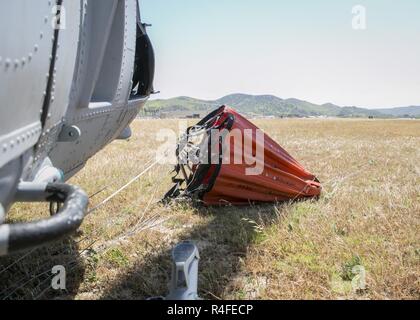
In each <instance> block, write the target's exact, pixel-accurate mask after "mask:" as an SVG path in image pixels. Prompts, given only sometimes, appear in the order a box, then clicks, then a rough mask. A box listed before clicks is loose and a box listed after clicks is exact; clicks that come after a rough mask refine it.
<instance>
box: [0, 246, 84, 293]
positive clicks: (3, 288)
mask: <svg viewBox="0 0 420 320" xmlns="http://www.w3.org/2000/svg"><path fill="white" fill-rule="evenodd" d="M56 265H62V266H64V267H65V270H66V290H58V291H56V290H53V289H52V287H51V283H52V280H53V277H54V276H55V275H54V274H53V273H52V268H53V267H54V266H56ZM84 272H85V267H84V262H83V259H82V257H80V254H79V248H78V244H77V243H76V242H75V241H74V239H72V238H67V239H65V240H62V241H60V242H57V243H52V244H49V245H46V246H44V247H40V248H37V249H35V250H28V251H26V252H21V253H16V254H13V255H10V256H7V257H1V258H0V300H4V299H6V300H32V299H72V298H74V296H75V294H76V293H77V291H78V289H79V286H80V283H81V281H82V280H83V276H84Z"/></svg>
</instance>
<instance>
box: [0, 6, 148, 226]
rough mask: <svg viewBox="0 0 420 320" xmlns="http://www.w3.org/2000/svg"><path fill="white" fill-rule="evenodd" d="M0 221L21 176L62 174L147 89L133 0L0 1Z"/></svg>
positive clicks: (101, 143)
mask: <svg viewBox="0 0 420 320" xmlns="http://www.w3.org/2000/svg"><path fill="white" fill-rule="evenodd" d="M0 26H1V28H0V39H1V43H0V224H1V223H2V220H4V217H5V214H6V212H7V210H8V209H9V207H10V205H11V204H12V203H13V202H14V201H15V200H16V199H15V196H16V192H17V186H18V184H19V183H20V182H22V181H27V182H34V181H35V182H37V181H38V182H56V181H59V180H62V181H65V180H67V179H69V178H70V177H71V176H73V175H74V174H75V173H76V172H78V171H79V170H80V169H81V168H83V166H84V165H85V163H86V161H87V160H88V159H89V158H90V157H92V156H93V155H95V154H96V153H97V152H98V151H100V150H101V149H102V148H104V147H105V146H106V145H107V144H109V143H110V142H112V141H113V140H115V139H117V138H119V137H121V138H127V137H128V136H129V134H128V135H127V133H129V132H130V130H129V129H128V126H129V125H130V123H131V122H132V121H133V119H134V118H135V117H136V116H137V114H138V112H139V110H140V108H142V106H143V105H144V104H145V102H146V101H147V99H148V97H149V95H150V94H151V92H152V91H153V88H152V82H153V73H154V56H153V49H152V46H151V44H150V41H149V39H148V37H147V34H146V30H145V25H144V24H142V23H141V21H140V11H139V6H138V2H137V0H77V1H76V0H56V1H52V0H13V1H2V3H1V4H0Z"/></svg>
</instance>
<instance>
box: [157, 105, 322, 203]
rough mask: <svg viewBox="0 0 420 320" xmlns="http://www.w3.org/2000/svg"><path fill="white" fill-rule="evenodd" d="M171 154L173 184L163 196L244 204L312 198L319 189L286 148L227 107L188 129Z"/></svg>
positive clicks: (205, 201)
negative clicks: (173, 158)
mask: <svg viewBox="0 0 420 320" xmlns="http://www.w3.org/2000/svg"><path fill="white" fill-rule="evenodd" d="M177 158H178V164H177V166H176V168H175V171H176V172H177V176H176V177H175V178H174V179H173V181H174V183H175V185H174V187H173V188H172V189H171V190H170V191H169V192H168V193H167V194H166V196H165V197H166V198H174V197H179V196H187V197H191V198H194V199H198V200H200V201H202V202H203V203H204V204H205V205H220V204H232V205H247V204H250V203H255V202H262V203H264V202H278V201H287V200H298V199H303V198H312V197H318V196H319V195H320V193H321V189H322V188H321V184H320V183H319V181H318V179H317V178H316V177H315V176H314V175H313V174H312V173H310V172H308V171H307V170H306V169H305V168H304V167H303V166H302V165H301V164H299V163H298V162H297V161H296V160H295V159H294V158H293V157H292V156H291V155H290V154H289V153H288V152H287V151H286V150H284V149H283V148H282V147H281V146H279V145H278V144H277V143H276V142H275V141H274V140H273V139H271V138H270V137H269V136H267V135H266V134H265V133H263V132H262V131H261V130H260V129H259V128H258V127H256V126H255V125H254V124H252V123H251V122H250V121H248V120H247V119H245V118H244V117H242V116H241V115H240V114H239V113H237V112H236V111H235V110H234V109H232V108H230V107H227V106H222V107H220V108H219V109H217V110H215V111H214V112H212V113H210V114H209V115H208V116H206V117H205V118H204V119H203V120H201V121H200V122H199V123H198V124H197V125H196V126H193V127H190V128H188V130H187V132H186V134H185V135H184V136H183V137H181V139H180V143H179V145H178V148H177ZM179 174H181V175H182V177H181V178H177V177H178V175H179Z"/></svg>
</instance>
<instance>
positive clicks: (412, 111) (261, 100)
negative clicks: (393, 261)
mask: <svg viewBox="0 0 420 320" xmlns="http://www.w3.org/2000/svg"><path fill="white" fill-rule="evenodd" d="M221 105H228V106H231V107H233V108H235V109H236V110H238V111H239V112H241V113H243V114H245V115H248V116H276V117H311V116H313V117H319V116H326V117H346V118H350V117H357V118H367V117H374V118H392V117H399V116H405V117H416V116H420V107H409V109H407V108H394V109H382V110H370V109H365V108H358V107H340V106H337V105H334V104H332V103H327V104H323V105H318V104H314V103H311V102H308V101H303V100H299V99H294V98H292V99H281V98H279V97H276V96H273V95H248V94H239V93H238V94H231V95H228V96H225V97H223V98H220V99H218V100H212V101H208V100H199V99H194V98H190V97H177V98H172V99H166V100H164V99H158V100H150V101H148V102H147V104H146V106H145V109H144V110H143V111H142V114H141V115H154V116H160V115H168V116H173V117H176V116H185V115H192V114H200V115H201V116H204V115H205V114H206V113H208V112H210V111H212V110H214V109H215V108H217V107H219V106H221ZM397 109H403V110H401V111H400V112H398V111H397ZM393 111H395V112H393Z"/></svg>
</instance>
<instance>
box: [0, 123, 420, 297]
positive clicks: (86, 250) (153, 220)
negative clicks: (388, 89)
mask: <svg viewBox="0 0 420 320" xmlns="http://www.w3.org/2000/svg"><path fill="white" fill-rule="evenodd" d="M255 123H256V124H257V125H258V126H260V127H261V128H262V129H264V130H265V131H266V132H267V133H268V134H269V135H270V136H272V137H273V138H274V139H275V140H276V141H278V142H279V143H280V144H281V145H282V146H283V147H284V148H285V149H286V150H288V151H289V152H290V153H291V154H292V155H293V156H294V157H296V158H297V159H298V160H299V161H300V162H301V163H302V164H303V165H304V166H305V167H306V168H307V169H308V170H310V171H311V172H313V173H314V174H316V175H317V176H318V178H319V180H320V181H321V182H322V183H323V187H324V189H323V193H322V196H321V198H320V199H319V200H316V201H315V200H314V201H305V202H297V203H278V204H270V205H262V206H252V207H245V208H244V207H241V208H235V207H224V208H219V207H215V208H202V207H200V206H194V205H193V204H191V203H188V202H185V201H184V202H183V201H179V202H176V203H172V204H167V205H163V204H160V203H159V200H160V199H161V197H162V195H163V194H164V193H165V192H166V191H167V190H168V189H169V187H170V185H171V176H170V174H169V172H170V170H171V169H172V168H171V166H170V165H159V166H157V167H154V168H153V169H152V170H151V171H149V172H148V173H147V174H146V175H145V176H143V177H142V179H140V180H139V181H137V182H135V183H134V184H132V185H131V186H130V187H129V188H128V189H127V190H126V191H125V192H123V193H121V194H120V195H119V196H117V197H116V198H114V199H113V200H112V201H110V202H109V203H107V204H106V205H105V206H103V207H101V208H100V209H99V210H97V211H95V212H94V213H92V214H90V215H89V216H87V217H86V219H85V222H84V224H83V226H82V227H81V229H80V231H79V232H78V233H77V234H76V235H74V236H73V237H71V238H69V239H66V240H64V241H62V242H60V243H55V244H53V245H50V246H46V247H44V248H40V249H36V250H34V251H30V252H26V253H20V254H18V255H15V256H12V257H8V258H2V259H1V260H0V298H2V299H51V298H57V299H144V298H147V297H150V296H158V295H165V294H166V293H167V284H168V282H169V276H170V250H171V248H172V246H173V245H175V244H176V243H177V242H179V241H181V240H193V241H195V242H196V243H197V244H198V247H199V248H200V254H201V260H200V279H199V289H200V295H201V296H202V297H203V298H207V299H420V121H410V120H406V121H403V120H401V121H400V120H344V119H270V120H256V121H255ZM177 124H178V121H177V120H136V121H135V123H134V124H133V132H134V134H133V137H132V138H131V139H130V141H115V142H113V143H112V144H111V145H110V146H108V147H107V148H106V149H105V150H103V151H101V152H100V153H99V154H97V155H96V156H95V157H94V158H92V159H91V160H90V161H89V162H88V164H87V165H86V167H85V169H84V170H83V171H81V172H80V173H79V174H77V176H75V177H74V178H73V179H72V180H71V181H70V182H71V183H73V184H77V185H79V186H81V187H83V188H84V189H85V190H86V192H87V193H88V194H90V195H92V197H91V199H90V206H91V207H94V206H95V204H97V203H100V202H101V201H102V200H103V199H105V198H106V197H107V196H108V195H110V194H112V193H113V192H114V191H115V190H116V189H118V188H119V187H120V186H122V185H124V184H125V182H127V181H128V180H129V179H130V178H131V177H133V176H134V175H136V174H137V173H139V172H141V171H142V170H143V169H144V168H146V167H147V163H148V162H149V160H150V159H154V156H155V150H156V148H157V147H158V145H159V142H157V141H156V132H157V130H158V129H159V128H162V127H168V128H173V129H177ZM104 187H105V189H104ZM98 191H100V192H99V193H97V192H98ZM47 212H48V211H47V206H46V205H36V206H29V205H27V204H18V205H15V206H14V207H13V208H12V210H11V214H10V215H9V221H22V220H28V219H33V218H37V217H38V218H40V217H42V216H46V215H47V214H48V213H47ZM54 265H64V266H65V267H66V270H67V290H66V291H54V290H52V289H51V287H50V282H51V278H52V275H51V268H52V267H53V266H54ZM356 266H362V267H363V268H364V270H365V275H366V287H365V288H361V289H359V290H355V288H354V286H352V281H353V283H354V282H355V280H356V279H355V277H356V276H357V275H356V274H355V273H354V272H353V271H355V269H354V267H356ZM359 269H360V267H359Z"/></svg>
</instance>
